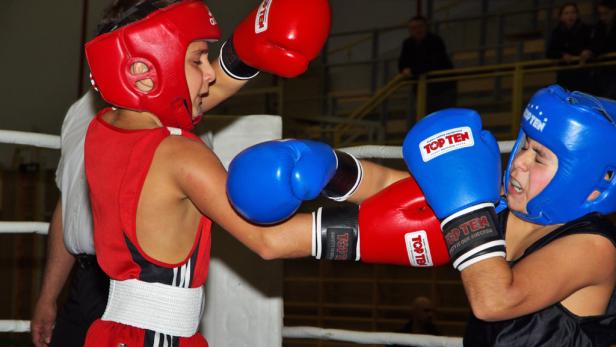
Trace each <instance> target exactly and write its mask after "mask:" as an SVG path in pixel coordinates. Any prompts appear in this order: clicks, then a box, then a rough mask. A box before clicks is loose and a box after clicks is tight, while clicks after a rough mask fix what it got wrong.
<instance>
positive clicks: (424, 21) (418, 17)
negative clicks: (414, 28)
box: [409, 15, 428, 24]
mask: <svg viewBox="0 0 616 347" xmlns="http://www.w3.org/2000/svg"><path fill="white" fill-rule="evenodd" d="M410 22H423V23H424V24H428V19H426V17H424V16H422V15H417V16H415V17H413V18H411V19H409V23H410Z"/></svg>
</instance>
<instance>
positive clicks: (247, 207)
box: [227, 140, 362, 224]
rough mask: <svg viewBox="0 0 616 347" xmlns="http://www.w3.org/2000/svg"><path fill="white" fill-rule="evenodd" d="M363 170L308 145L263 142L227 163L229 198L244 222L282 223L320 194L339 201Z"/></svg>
mask: <svg viewBox="0 0 616 347" xmlns="http://www.w3.org/2000/svg"><path fill="white" fill-rule="evenodd" d="M361 177H362V169H361V165H360V164H359V161H357V159H355V158H354V157H352V156H351V155H349V154H346V153H343V152H337V151H334V150H333V149H332V148H331V147H330V146H328V145H326V144H324V143H321V142H316V141H308V140H276V141H267V142H263V143H260V144H257V145H254V146H252V147H249V148H247V149H245V150H243V151H242V152H240V153H239V154H238V155H237V156H236V157H235V158H233V160H232V161H231V164H229V173H228V176H227V195H228V197H229V201H230V202H231V204H232V205H233V207H234V208H235V210H236V211H237V212H238V213H239V214H240V215H242V216H243V217H244V218H246V219H248V220H250V221H252V222H255V223H260V224H271V223H277V222H280V221H282V220H284V219H286V218H288V217H290V216H291V215H293V214H294V213H295V211H297V209H298V208H299V206H300V205H301V203H302V202H303V201H305V200H312V199H314V198H316V197H317V196H318V195H319V193H323V194H324V195H325V196H327V197H329V198H331V199H334V200H338V201H342V200H344V199H346V198H347V197H348V196H350V195H351V194H353V192H354V191H355V189H357V187H358V186H359V183H360V180H361Z"/></svg>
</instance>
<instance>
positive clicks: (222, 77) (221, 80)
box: [204, 58, 248, 111]
mask: <svg viewBox="0 0 616 347" xmlns="http://www.w3.org/2000/svg"><path fill="white" fill-rule="evenodd" d="M218 59H219V58H216V59H214V61H212V68H213V69H214V73H215V74H216V81H214V83H213V84H212V85H211V86H210V89H209V93H208V95H207V97H206V98H205V102H204V104H205V105H204V111H208V110H211V109H212V108H214V107H215V106H216V105H218V104H220V103H221V102H223V101H224V100H226V99H227V98H229V97H230V96H232V95H234V94H235V93H237V92H238V91H239V90H240V89H241V88H242V87H243V86H244V85H245V84H246V83H247V82H248V80H237V79H234V78H231V77H229V75H227V74H226V73H225V72H224V71H223V70H222V68H221V67H220V64H219V62H218Z"/></svg>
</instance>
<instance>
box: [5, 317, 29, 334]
mask: <svg viewBox="0 0 616 347" xmlns="http://www.w3.org/2000/svg"><path fill="white" fill-rule="evenodd" d="M29 331H30V321H29V320H8V319H7V320H0V332H9V333H27V332H29Z"/></svg>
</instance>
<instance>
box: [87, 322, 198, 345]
mask: <svg viewBox="0 0 616 347" xmlns="http://www.w3.org/2000/svg"><path fill="white" fill-rule="evenodd" d="M151 338H152V337H149V338H146V331H145V330H143V329H139V328H135V327H131V326H128V325H124V324H120V323H116V322H110V321H103V320H100V319H99V320H97V321H95V322H94V323H93V324H92V325H91V326H90V329H89V330H88V335H87V336H86V342H85V344H84V347H146V346H147V347H150V346H158V345H155V344H153V343H152V341H149V339H151ZM159 338H162V337H160V335H159ZM146 340H148V341H146ZM178 340H179V344H167V345H166V346H169V347H175V346H178V347H208V344H207V341H206V340H205V338H204V337H203V336H202V335H201V334H200V333H196V334H194V335H193V336H191V337H180V338H179V339H178ZM160 345H161V346H162V345H163V344H162V343H161V344H160Z"/></svg>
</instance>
